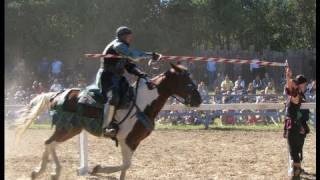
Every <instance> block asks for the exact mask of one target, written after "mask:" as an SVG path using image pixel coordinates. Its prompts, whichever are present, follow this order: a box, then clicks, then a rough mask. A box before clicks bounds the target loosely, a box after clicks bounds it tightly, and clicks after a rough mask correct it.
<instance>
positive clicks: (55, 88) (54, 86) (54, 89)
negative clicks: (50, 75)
mask: <svg viewBox="0 0 320 180" xmlns="http://www.w3.org/2000/svg"><path fill="white" fill-rule="evenodd" d="M62 89H63V87H62V85H61V84H59V83H57V84H52V85H51V87H50V92H59V91H61V90H62Z"/></svg>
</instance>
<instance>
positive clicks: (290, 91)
mask: <svg viewBox="0 0 320 180" xmlns="http://www.w3.org/2000/svg"><path fill="white" fill-rule="evenodd" d="M286 64H287V66H286V87H285V88H286V89H285V90H286V94H287V96H288V99H287V103H286V118H285V125H284V134H283V136H284V138H287V141H288V147H289V153H290V158H291V159H292V161H293V164H292V167H291V168H292V169H293V171H292V172H291V175H290V176H291V177H292V179H293V180H295V179H300V174H301V172H302V168H301V161H302V159H303V155H302V149H303V144H304V141H305V137H306V134H308V133H309V132H310V129H309V127H308V125H307V121H308V120H309V110H305V109H300V107H301V103H303V102H305V101H306V100H305V95H304V92H305V90H306V85H307V79H306V78H305V77H304V76H303V75H297V76H296V78H295V79H292V71H291V69H290V68H289V66H288V63H286Z"/></svg>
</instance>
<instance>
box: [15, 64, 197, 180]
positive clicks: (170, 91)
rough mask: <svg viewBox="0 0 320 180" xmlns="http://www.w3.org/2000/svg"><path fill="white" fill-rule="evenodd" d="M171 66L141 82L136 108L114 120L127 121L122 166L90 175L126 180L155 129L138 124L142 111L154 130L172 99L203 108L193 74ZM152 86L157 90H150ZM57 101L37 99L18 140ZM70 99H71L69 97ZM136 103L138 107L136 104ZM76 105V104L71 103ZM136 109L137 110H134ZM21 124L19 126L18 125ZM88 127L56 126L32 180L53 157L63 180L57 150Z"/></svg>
mask: <svg viewBox="0 0 320 180" xmlns="http://www.w3.org/2000/svg"><path fill="white" fill-rule="evenodd" d="M170 64H171V67H170V68H169V70H167V71H165V72H163V73H161V74H159V75H157V76H155V77H154V78H151V79H150V80H147V79H138V80H137V82H135V83H134V84H133V87H134V86H135V87H136V89H135V92H134V93H135V97H136V98H135V102H130V103H131V106H130V107H132V108H127V109H119V110H117V111H116V112H115V115H114V119H115V120H116V121H117V122H118V123H119V120H122V119H123V118H124V121H122V123H121V124H119V130H118V133H117V135H116V139H117V141H118V143H119V145H120V148H121V154H122V164H121V165H119V166H106V167H103V166H101V165H96V166H95V167H94V168H92V169H90V174H92V175H95V174H97V173H107V174H109V173H114V172H118V171H121V174H120V179H121V180H124V179H125V175H126V171H127V170H128V169H129V167H130V165H131V159H132V156H133V153H134V152H135V150H136V149H137V147H138V145H139V144H140V142H141V141H142V140H143V139H145V138H146V137H147V136H149V135H150V133H151V132H152V130H153V128H147V127H146V126H145V125H144V123H142V122H141V121H139V120H138V118H137V116H134V114H135V113H136V112H137V111H138V110H139V109H140V110H142V111H143V112H144V114H145V116H147V119H148V121H149V122H148V123H150V124H151V125H152V126H153V127H154V124H155V122H154V120H155V117H156V116H157V114H158V113H159V112H160V110H161V109H162V107H163V106H164V105H165V103H166V101H167V99H168V98H169V97H174V98H176V99H177V100H178V101H180V102H181V103H183V104H184V105H186V106H189V107H198V106H200V104H201V102H202V99H201V96H200V93H199V92H198V90H197V86H196V85H195V84H194V82H193V80H192V79H191V78H190V74H189V72H188V70H187V68H185V67H184V66H182V65H175V64H172V63H170ZM148 82H149V83H150V82H151V83H152V84H153V85H154V86H153V88H150V86H149V85H150V84H149V83H148ZM77 96H78V94H77V93H74V94H73V95H72V94H71V98H70V99H69V100H67V101H74V103H73V106H74V105H77V102H76V101H75V99H77V98H76V97H77ZM57 97H59V93H57V92H49V93H43V94H40V95H38V96H36V97H35V98H34V99H32V100H31V101H30V104H29V105H27V107H26V109H27V110H26V113H25V114H24V116H23V117H21V118H20V120H18V121H17V123H16V140H19V139H20V137H21V135H22V134H23V133H24V132H25V131H26V130H27V128H28V127H29V126H30V125H31V124H32V122H33V121H34V120H35V119H36V117H37V116H39V115H40V114H41V113H42V112H44V111H46V110H50V109H52V107H53V106H54V105H55V104H56V103H57V100H56V99H57ZM69 97H70V96H69ZM133 103H135V104H133ZM69 104H70V105H72V103H69ZM133 105H134V106H133ZM18 122H19V123H18ZM82 130H84V127H80V128H71V129H69V130H68V131H66V130H64V129H61V128H59V124H55V131H54V132H53V135H52V136H51V137H50V138H49V139H47V140H46V141H45V143H44V145H45V148H44V152H43V154H42V160H41V162H40V166H39V167H37V168H36V170H34V171H32V173H31V179H36V178H37V177H39V176H40V175H41V174H42V173H43V172H44V171H45V169H46V165H47V163H48V158H49V155H51V156H52V159H53V162H54V164H55V169H54V170H55V171H54V172H53V173H52V174H51V179H59V176H60V171H61V165H60V163H59V159H58V157H57V154H56V150H55V148H56V146H57V145H58V144H61V143H63V142H65V141H67V140H68V139H70V138H72V137H74V136H75V135H77V134H79V133H80V132H81V131H82Z"/></svg>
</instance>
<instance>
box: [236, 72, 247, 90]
mask: <svg viewBox="0 0 320 180" xmlns="http://www.w3.org/2000/svg"><path fill="white" fill-rule="evenodd" d="M234 84H235V86H236V87H238V88H241V89H244V88H245V83H244V80H243V79H242V76H240V75H239V76H238V79H237V80H236V82H235V83H234Z"/></svg>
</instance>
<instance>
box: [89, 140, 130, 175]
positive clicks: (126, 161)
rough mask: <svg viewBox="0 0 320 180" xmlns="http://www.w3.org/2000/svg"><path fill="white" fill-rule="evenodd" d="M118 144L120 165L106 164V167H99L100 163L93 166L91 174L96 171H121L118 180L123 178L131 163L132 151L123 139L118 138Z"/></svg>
mask: <svg viewBox="0 0 320 180" xmlns="http://www.w3.org/2000/svg"><path fill="white" fill-rule="evenodd" d="M119 144H120V148H121V154H122V165H120V166H107V167H101V166H100V165H98V166H96V167H94V168H93V170H92V172H91V174H96V173H107V174H109V173H114V172H118V171H121V175H120V180H123V179H124V178H125V175H126V171H127V169H128V168H129V167H130V165H131V159H132V155H133V151H132V150H131V149H130V148H129V147H128V145H127V144H126V143H125V140H119Z"/></svg>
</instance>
